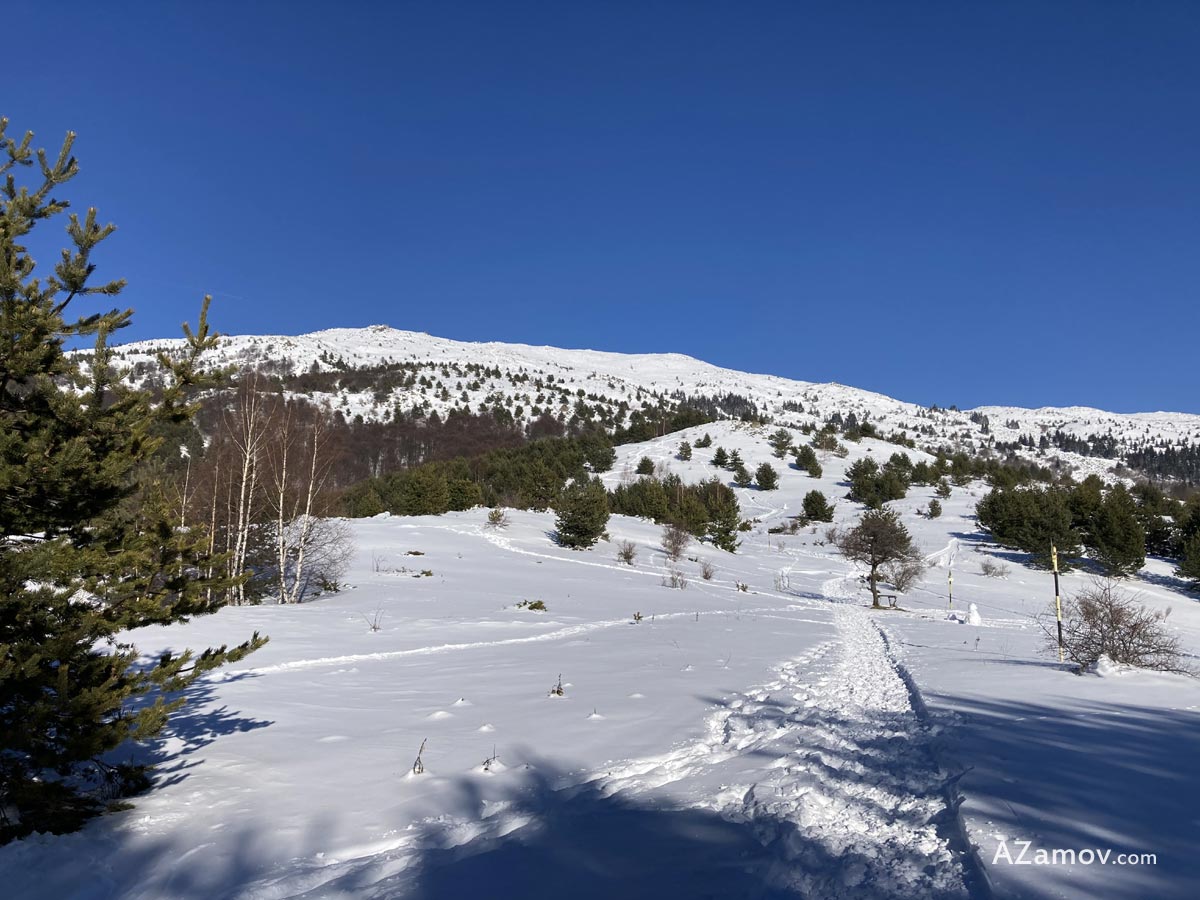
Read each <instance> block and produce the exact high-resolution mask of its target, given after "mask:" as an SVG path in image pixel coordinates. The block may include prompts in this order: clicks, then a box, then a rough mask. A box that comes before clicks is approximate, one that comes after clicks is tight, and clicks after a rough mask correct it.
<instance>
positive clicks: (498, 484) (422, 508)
mask: <svg viewBox="0 0 1200 900" xmlns="http://www.w3.org/2000/svg"><path fill="white" fill-rule="evenodd" d="M615 456H616V454H615V451H614V450H613V444H612V439H611V438H609V437H608V436H607V435H605V434H603V433H601V432H593V433H590V434H586V435H583V436H581V437H577V438H544V439H542V440H538V441H533V442H531V443H529V444H527V445H525V446H522V447H512V448H505V449H502V450H495V451H492V452H490V453H484V454H482V455H480V456H477V457H474V458H470V459H463V458H459V459H453V460H449V461H445V462H435V463H428V464H426V465H421V466H415V467H413V468H410V469H402V470H398V471H396V472H392V473H390V474H389V475H385V476H383V477H382V478H373V479H369V480H367V481H364V482H362V483H360V484H358V485H355V486H353V487H352V488H350V489H349V490H347V491H346V492H345V493H344V494H343V496H342V508H343V511H344V512H345V513H346V515H349V516H352V517H362V516H372V515H377V514H379V513H381V512H390V513H393V514H395V515H440V514H442V513H444V512H448V511H450V510H463V509H470V508H472V507H474V506H480V505H483V506H491V507H501V506H502V507H510V508H514V509H535V510H545V509H554V510H556V511H560V512H561V509H560V507H561V506H562V504H563V501H564V499H565V496H566V494H567V493H568V490H569V486H570V485H572V484H575V485H587V484H592V483H596V484H598V483H599V482H598V481H595V482H594V475H595V474H596V473H601V472H607V471H609V470H611V469H612V466H613V461H614V459H615ZM606 502H607V506H608V510H609V511H611V512H614V513H621V514H624V515H631V516H644V517H646V518H651V519H654V520H655V521H656V522H672V523H675V524H679V525H681V526H682V527H684V528H686V529H687V530H688V531H689V532H690V533H692V534H693V535H695V536H697V537H708V538H709V539H711V540H712V541H713V542H714V543H715V544H716V545H717V546H719V547H722V548H723V549H727V550H733V549H734V548H735V547H736V545H737V541H736V532H737V528H738V525H739V524H740V518H739V509H738V503H737V498H736V497H735V496H734V494H733V491H732V490H731V489H730V488H729V487H727V486H726V485H723V484H721V483H720V481H719V480H718V479H712V480H711V481H707V482H702V483H701V484H698V485H685V484H683V482H682V481H681V480H680V479H679V477H678V476H675V475H669V476H667V477H666V478H665V479H662V480H661V481H660V480H659V479H657V478H654V477H653V476H645V477H642V478H640V479H638V480H637V481H634V482H631V483H630V484H626V485H620V486H618V487H617V488H616V489H615V490H614V491H611V492H606Z"/></svg>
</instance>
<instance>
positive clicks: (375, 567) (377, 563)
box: [371, 550, 387, 572]
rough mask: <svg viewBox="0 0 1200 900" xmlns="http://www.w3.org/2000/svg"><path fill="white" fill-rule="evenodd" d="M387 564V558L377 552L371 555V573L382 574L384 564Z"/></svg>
mask: <svg viewBox="0 0 1200 900" xmlns="http://www.w3.org/2000/svg"><path fill="white" fill-rule="evenodd" d="M386 562H387V556H385V555H384V554H382V553H380V552H379V551H378V550H376V551H375V552H374V553H372V554H371V571H372V572H382V571H383V566H384V563H386Z"/></svg>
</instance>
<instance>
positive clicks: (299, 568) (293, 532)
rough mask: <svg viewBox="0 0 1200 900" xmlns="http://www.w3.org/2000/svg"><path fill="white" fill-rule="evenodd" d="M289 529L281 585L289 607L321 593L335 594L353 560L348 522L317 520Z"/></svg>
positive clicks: (351, 536) (311, 519)
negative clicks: (285, 589) (284, 588)
mask: <svg viewBox="0 0 1200 900" xmlns="http://www.w3.org/2000/svg"><path fill="white" fill-rule="evenodd" d="M285 528H286V529H287V531H286V534H285V539H286V540H287V541H288V542H289V544H288V552H287V555H286V556H285V565H286V569H285V571H284V573H283V578H282V579H281V581H282V582H283V584H284V585H285V587H286V588H287V591H286V597H287V602H289V603H300V602H303V601H304V600H307V599H309V598H310V597H311V596H314V595H315V594H318V593H320V592H321V591H329V592H333V593H336V592H337V591H338V590H339V588H340V581H341V578H342V576H343V575H345V574H346V570H347V569H348V568H349V567H350V560H351V559H353V558H354V552H355V546H354V532H353V530H352V529H351V528H350V523H349V522H347V521H346V520H345V519H325V518H317V517H315V516H313V517H309V518H308V520H307V521H306V522H301V521H300V520H297V521H296V522H293V523H291V524H290V525H287V526H285Z"/></svg>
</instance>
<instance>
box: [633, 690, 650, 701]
mask: <svg viewBox="0 0 1200 900" xmlns="http://www.w3.org/2000/svg"><path fill="white" fill-rule="evenodd" d="M629 699H630V700H645V699H646V695H645V694H639V693H638V692H637V691H634V692H633V693H632V694H630V695H629Z"/></svg>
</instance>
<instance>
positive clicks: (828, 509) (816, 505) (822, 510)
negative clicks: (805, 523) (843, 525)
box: [804, 491, 833, 522]
mask: <svg viewBox="0 0 1200 900" xmlns="http://www.w3.org/2000/svg"><path fill="white" fill-rule="evenodd" d="M804 517H805V518H806V519H812V520H813V521H814V522H832V521H833V507H832V506H830V505H829V501H828V500H827V499H825V495H824V494H822V493H821V492H820V491H809V492H808V493H807V494H805V495H804Z"/></svg>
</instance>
